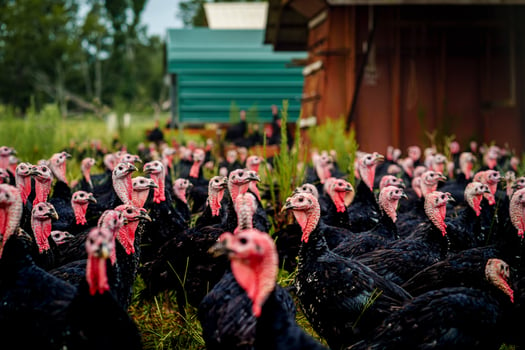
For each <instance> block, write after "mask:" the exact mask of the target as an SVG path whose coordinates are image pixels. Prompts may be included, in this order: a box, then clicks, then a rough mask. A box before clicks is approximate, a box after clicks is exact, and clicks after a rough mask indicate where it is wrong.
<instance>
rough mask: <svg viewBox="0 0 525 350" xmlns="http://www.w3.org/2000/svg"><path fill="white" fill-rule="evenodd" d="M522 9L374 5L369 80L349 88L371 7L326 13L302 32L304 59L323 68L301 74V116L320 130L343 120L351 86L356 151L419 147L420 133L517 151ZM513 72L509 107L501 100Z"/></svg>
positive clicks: (523, 45)
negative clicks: (322, 125)
mask: <svg viewBox="0 0 525 350" xmlns="http://www.w3.org/2000/svg"><path fill="white" fill-rule="evenodd" d="M523 9H524V7H517V8H516V7H511V6H503V7H488V6H448V7H447V6H437V7H436V6H385V7H381V6H376V7H375V8H374V11H375V13H374V15H375V22H376V32H375V35H374V45H375V55H374V56H373V60H374V61H375V74H372V75H365V77H364V79H363V81H362V84H361V86H360V88H359V87H356V85H355V82H356V78H357V74H358V70H359V68H360V66H361V62H362V60H363V57H364V50H363V43H365V42H366V41H367V38H368V35H369V22H368V21H369V7H365V6H355V7H350V6H347V7H331V8H329V9H328V12H327V16H326V19H325V20H324V21H323V22H321V23H320V24H319V25H317V26H316V27H314V28H311V29H310V31H309V42H308V47H309V61H310V63H311V62H314V61H316V60H322V61H323V69H321V70H319V71H317V72H316V73H314V74H312V75H310V76H307V77H305V85H304V96H305V97H306V99H305V101H304V102H303V111H304V114H303V116H305V117H307V116H309V115H315V116H317V117H318V120H319V122H321V123H322V122H323V120H325V119H326V118H339V117H343V118H346V116H347V115H348V113H349V112H350V108H351V102H352V98H353V96H354V92H355V91H356V88H359V89H360V90H359V95H358V100H357V104H356V113H355V118H354V120H353V123H354V125H355V127H356V131H357V137H358V142H359V145H360V148H361V149H363V150H368V151H372V150H377V151H380V152H384V151H385V150H386V147H387V146H388V145H394V146H396V147H400V148H401V149H402V150H403V151H405V150H406V148H407V147H408V146H410V145H412V144H420V145H427V144H428V142H429V139H428V137H427V136H426V132H432V131H434V130H436V131H437V133H438V141H440V142H442V140H443V139H444V136H450V135H452V134H454V135H455V136H456V139H457V140H458V141H459V142H460V144H461V145H462V146H463V148H466V146H467V143H468V141H470V140H471V139H476V140H478V141H479V142H481V143H482V142H485V143H490V142H493V141H495V142H496V143H497V144H499V145H505V144H506V143H507V144H508V146H509V147H510V148H511V149H514V150H516V151H517V152H521V151H523V149H524V146H525V145H524V141H523V135H524V134H525V132H524V124H525V123H524V114H525V113H524V111H523V102H522V101H523V98H524V97H525V96H523V92H524V88H523V86H522V83H521V81H523V80H524V79H523V78H525V74H524V73H525V72H524V69H522V68H521V66H523V63H525V62H524V61H525V59H524V57H525V54H524V52H525V42H522V40H519V39H517V38H520V37H522V35H523V34H524V33H525V30H524V29H523V28H522V27H524V24H522V22H521V21H517V20H515V19H516V18H518V17H519V16H520V14H525V11H524V10H523ZM451 11H453V12H451ZM513 21H514V22H513ZM511 32H513V33H514V34H512V35H514V39H512V35H511V34H510V33H511ZM513 40H514V41H513ZM513 45H514V47H515V55H514V56H515V71H514V72H512V71H511V69H510V66H511V64H510V60H509V57H510V55H511V49H510V47H512V46H513ZM369 62H370V58H369ZM512 74H513V75H515V76H516V94H515V96H516V99H515V101H514V103H513V104H512V103H511V102H508V101H507V102H505V101H506V100H508V99H509V97H510V96H511V89H510V87H509V86H510V76H511V75H512ZM502 103H503V106H498V104H502ZM489 105H490V107H489ZM438 146H442V145H441V144H438Z"/></svg>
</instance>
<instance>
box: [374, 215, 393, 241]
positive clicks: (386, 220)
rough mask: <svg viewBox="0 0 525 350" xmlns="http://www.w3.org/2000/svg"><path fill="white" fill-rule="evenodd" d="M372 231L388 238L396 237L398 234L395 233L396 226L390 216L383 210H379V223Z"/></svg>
mask: <svg viewBox="0 0 525 350" xmlns="http://www.w3.org/2000/svg"><path fill="white" fill-rule="evenodd" d="M373 231H374V232H375V233H377V234H379V235H381V236H383V237H386V238H389V239H397V238H399V235H398V234H397V226H396V224H395V223H394V221H393V220H392V218H391V217H390V216H389V215H387V214H386V213H385V211H384V210H381V217H380V218H379V223H378V224H377V226H376V228H374V229H373Z"/></svg>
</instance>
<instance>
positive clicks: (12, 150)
mask: <svg viewBox="0 0 525 350" xmlns="http://www.w3.org/2000/svg"><path fill="white" fill-rule="evenodd" d="M16 154H17V152H16V149H14V148H11V152H10V153H9V155H11V156H15V155H16Z"/></svg>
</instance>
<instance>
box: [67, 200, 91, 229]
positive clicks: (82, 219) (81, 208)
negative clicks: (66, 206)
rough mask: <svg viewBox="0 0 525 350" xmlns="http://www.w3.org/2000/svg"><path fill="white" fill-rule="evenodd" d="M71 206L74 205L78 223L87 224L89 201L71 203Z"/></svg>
mask: <svg viewBox="0 0 525 350" xmlns="http://www.w3.org/2000/svg"><path fill="white" fill-rule="evenodd" d="M71 206H72V207H73V212H74V213H75V219H76V223H77V225H85V224H87V220H86V211H87V207H88V203H82V204H79V203H71Z"/></svg>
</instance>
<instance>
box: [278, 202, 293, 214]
mask: <svg viewBox="0 0 525 350" xmlns="http://www.w3.org/2000/svg"><path fill="white" fill-rule="evenodd" d="M293 208H294V206H293V204H292V201H286V203H284V205H283V207H282V208H281V213H282V212H283V211H286V210H290V209H293Z"/></svg>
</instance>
